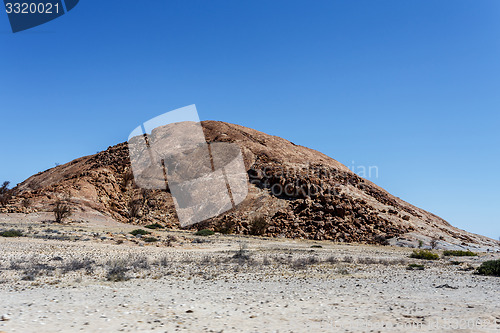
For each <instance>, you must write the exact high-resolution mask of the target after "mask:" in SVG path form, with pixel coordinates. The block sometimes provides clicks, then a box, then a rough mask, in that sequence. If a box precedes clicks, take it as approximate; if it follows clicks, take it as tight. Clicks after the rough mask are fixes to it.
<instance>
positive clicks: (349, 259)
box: [344, 256, 354, 264]
mask: <svg viewBox="0 0 500 333" xmlns="http://www.w3.org/2000/svg"><path fill="white" fill-rule="evenodd" d="M344 262H346V263H348V264H352V263H353V262H354V258H353V257H351V256H345V257H344Z"/></svg>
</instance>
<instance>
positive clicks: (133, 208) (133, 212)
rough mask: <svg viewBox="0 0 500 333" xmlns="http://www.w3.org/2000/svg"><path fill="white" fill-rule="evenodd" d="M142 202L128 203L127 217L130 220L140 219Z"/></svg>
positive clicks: (131, 201) (132, 201) (133, 201)
mask: <svg viewBox="0 0 500 333" xmlns="http://www.w3.org/2000/svg"><path fill="white" fill-rule="evenodd" d="M141 207H142V200H130V201H129V203H128V216H129V217H130V218H138V217H140V212H141Z"/></svg>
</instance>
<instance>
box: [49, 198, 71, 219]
mask: <svg viewBox="0 0 500 333" xmlns="http://www.w3.org/2000/svg"><path fill="white" fill-rule="evenodd" d="M53 212H54V218H55V220H56V222H57V223H61V222H62V221H63V220H64V219H66V218H68V217H70V216H71V208H70V207H69V205H68V203H67V202H66V201H63V200H57V201H56V203H55V204H54V210H53Z"/></svg>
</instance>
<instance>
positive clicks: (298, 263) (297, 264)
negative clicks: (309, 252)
mask: <svg viewBox="0 0 500 333" xmlns="http://www.w3.org/2000/svg"><path fill="white" fill-rule="evenodd" d="M319 262H320V261H319V259H318V257H316V256H310V257H307V258H298V259H295V260H294V261H293V262H292V267H294V268H305V267H307V266H309V265H314V264H318V263H319Z"/></svg>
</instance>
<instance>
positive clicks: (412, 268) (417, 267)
mask: <svg viewBox="0 0 500 333" xmlns="http://www.w3.org/2000/svg"><path fill="white" fill-rule="evenodd" d="M406 269H407V270H409V271H415V270H417V271H423V270H424V269H425V267H424V265H419V264H409V265H408V267H406Z"/></svg>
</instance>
